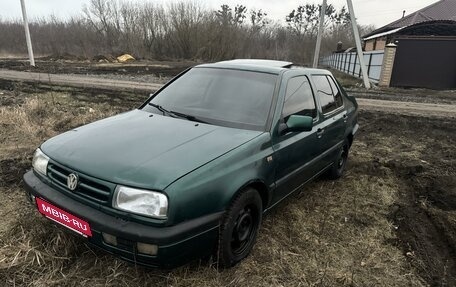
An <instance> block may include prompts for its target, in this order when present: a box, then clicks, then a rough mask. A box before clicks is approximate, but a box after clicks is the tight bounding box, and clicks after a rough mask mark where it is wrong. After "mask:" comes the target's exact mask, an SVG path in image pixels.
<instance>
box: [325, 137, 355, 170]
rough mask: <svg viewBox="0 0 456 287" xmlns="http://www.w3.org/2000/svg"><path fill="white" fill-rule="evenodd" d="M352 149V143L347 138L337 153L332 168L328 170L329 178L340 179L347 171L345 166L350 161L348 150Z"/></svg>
mask: <svg viewBox="0 0 456 287" xmlns="http://www.w3.org/2000/svg"><path fill="white" fill-rule="evenodd" d="M349 151H350V143H349V142H348V140H345V141H344V143H343V145H342V147H340V149H339V152H338V154H337V157H336V160H335V161H334V164H333V165H332V166H331V168H330V169H329V170H328V178H329V179H338V178H340V177H341V176H342V175H343V174H344V171H345V166H346V165H347V161H348V152H349Z"/></svg>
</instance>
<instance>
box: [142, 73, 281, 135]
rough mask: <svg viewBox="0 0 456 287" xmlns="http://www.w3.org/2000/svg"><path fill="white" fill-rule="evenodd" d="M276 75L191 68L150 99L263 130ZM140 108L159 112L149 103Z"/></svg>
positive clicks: (207, 119) (218, 120) (209, 120)
mask: <svg viewBox="0 0 456 287" xmlns="http://www.w3.org/2000/svg"><path fill="white" fill-rule="evenodd" d="M277 77H278V76H277V75H275V74H268V73H261V72H251V71H241V70H231V69H217V68H202V67H201V68H193V69H191V70H190V71H188V72H187V73H185V74H184V75H182V76H181V77H179V78H178V79H176V80H175V81H174V82H173V83H171V84H170V85H169V86H168V87H166V88H165V89H163V90H162V91H160V92H159V93H158V94H156V95H155V96H154V97H153V98H152V100H151V101H150V102H151V103H153V104H155V105H160V106H162V107H163V108H165V109H167V110H170V111H175V112H179V113H185V114H187V115H190V116H193V117H197V118H198V119H201V120H204V121H205V122H207V123H209V124H214V125H220V126H226V127H234V128H242V129H251V130H265V128H266V123H267V120H268V117H269V112H270V109H271V104H272V98H273V95H274V88H275V84H276V81H277ZM143 109H144V110H147V111H150V112H153V113H161V112H160V111H159V110H157V109H156V108H154V107H152V106H150V105H146V106H145V107H144V108H143Z"/></svg>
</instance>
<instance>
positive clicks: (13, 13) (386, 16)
mask: <svg viewBox="0 0 456 287" xmlns="http://www.w3.org/2000/svg"><path fill="white" fill-rule="evenodd" d="M25 1H26V7H27V14H28V15H29V18H33V17H41V16H47V15H50V14H55V15H56V16H58V17H62V18H64V17H69V16H71V15H75V14H78V13H80V12H81V10H82V7H83V5H85V4H88V3H89V2H90V0H25ZM129 1H133V2H154V3H167V2H171V1H164V0H129ZM172 1H174V0H172ZM184 1H185V0H184ZM191 1H194V0H191ZM1 2H2V3H1V6H0V7H1V8H0V17H1V18H3V19H5V18H6V19H10V18H20V17H21V5H20V0H2V1H1ZM197 2H200V3H201V4H203V5H205V6H207V7H209V8H218V7H219V6H220V5H221V4H229V5H231V6H235V5H236V4H242V5H245V6H247V8H249V9H250V8H256V9H260V8H261V9H263V10H264V11H265V12H267V13H268V15H269V17H270V18H272V19H274V20H283V19H284V18H285V16H286V15H287V14H288V13H289V12H291V11H292V10H293V9H295V8H296V7H298V6H299V5H303V4H305V3H321V2H322V1H315V0H307V1H306V0H304V1H302V0H301V1H299V0H249V1H248V0H211V1H209V0H197ZM434 2H437V0H353V5H354V7H355V14H356V18H357V19H358V22H359V24H362V25H368V24H373V25H375V26H376V27H380V26H383V25H386V24H388V23H390V22H392V21H394V20H396V19H398V18H400V17H402V11H403V10H406V15H407V14H410V13H412V12H414V11H416V10H418V9H421V8H423V7H425V6H427V5H429V4H432V3H434ZM328 3H329V4H333V5H334V6H336V7H337V8H340V7H342V6H343V5H345V4H346V1H345V0H329V1H328Z"/></svg>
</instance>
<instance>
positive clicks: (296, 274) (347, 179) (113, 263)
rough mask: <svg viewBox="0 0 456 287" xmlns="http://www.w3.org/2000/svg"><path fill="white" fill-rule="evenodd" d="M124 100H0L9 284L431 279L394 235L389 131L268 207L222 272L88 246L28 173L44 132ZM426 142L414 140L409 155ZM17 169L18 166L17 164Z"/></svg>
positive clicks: (1, 208) (2, 256)
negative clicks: (31, 193)
mask: <svg viewBox="0 0 456 287" xmlns="http://www.w3.org/2000/svg"><path fill="white" fill-rule="evenodd" d="M124 109H126V107H122V105H121V104H119V105H116V106H114V107H112V106H111V105H108V104H106V102H98V103H96V102H94V101H90V102H89V101H85V100H74V99H73V98H70V95H69V94H66V93H55V92H54V93H52V92H51V93H40V94H35V95H31V96H28V97H27V98H26V99H25V100H24V102H23V103H22V104H19V105H10V106H7V107H1V108H0V126H1V127H2V129H1V146H0V163H1V164H2V165H1V166H2V170H0V176H1V177H2V184H0V194H1V195H3V197H2V198H5V197H7V198H6V199H3V200H2V201H1V203H0V216H2V218H4V221H3V222H4V223H3V227H2V228H1V229H0V282H3V283H4V284H6V285H5V286H13V285H14V286H145V285H147V286H149V285H151V286H155V285H168V286H420V285H425V284H424V283H423V281H422V280H421V279H420V278H419V277H418V276H417V274H416V272H415V270H414V268H412V267H411V265H410V263H409V262H408V261H407V259H406V256H404V254H403V252H402V250H401V249H400V248H398V247H397V246H396V245H395V244H392V242H393V241H395V240H396V235H395V233H394V227H393V224H392V222H390V221H389V219H388V218H389V216H388V215H389V214H390V212H391V207H392V206H393V205H394V203H395V202H396V201H397V200H398V196H399V194H400V188H401V184H402V183H401V182H400V179H399V178H398V177H397V175H396V174H395V172H394V171H393V170H391V169H389V168H387V167H385V166H384V165H381V166H380V167H379V168H378V169H377V170H376V171H375V172H373V170H372V164H373V162H374V163H375V162H376V161H375V159H376V158H377V156H378V152H379V150H381V152H382V153H388V152H389V151H388V150H387V149H388V146H389V145H383V144H382V143H381V141H382V140H385V142H390V143H391V145H392V144H393V143H392V139H389V138H385V137H384V135H382V133H378V134H375V133H374V134H372V135H371V138H370V140H369V141H365V140H364V139H358V140H357V141H355V144H354V146H353V150H352V151H353V152H352V155H351V161H350V164H349V168H348V171H347V174H346V175H345V176H344V177H343V178H342V179H340V180H338V181H326V180H318V181H317V182H314V183H312V184H310V185H308V186H307V187H305V189H304V190H302V191H301V192H300V193H299V194H296V195H294V196H292V197H291V198H289V199H287V200H286V201H285V202H284V203H283V204H281V205H280V206H279V207H278V208H276V209H275V210H274V211H273V212H272V213H271V214H269V215H268V216H266V218H265V220H264V223H263V226H262V228H261V230H260V235H259V238H258V242H257V244H256V246H255V248H254V250H253V253H252V254H251V256H249V257H248V258H247V259H246V260H244V261H243V262H242V263H240V264H239V265H237V266H235V267H234V268H232V269H229V270H224V271H221V272H220V271H218V270H216V269H214V268H213V267H211V265H210V262H208V261H200V262H193V263H191V264H189V265H186V266H183V267H180V268H177V269H175V270H172V271H164V270H150V269H146V268H142V267H135V266H133V265H131V264H128V263H124V262H122V261H121V260H119V259H116V258H115V257H112V256H110V255H107V254H105V253H104V252H103V251H98V250H96V249H93V248H91V247H89V246H87V244H86V243H85V241H84V239H82V238H79V237H77V236H75V235H73V234H70V233H69V232H67V231H66V230H65V231H63V230H62V229H61V228H59V227H56V226H54V225H53V224H52V223H50V222H49V221H47V220H46V219H44V218H42V217H41V216H39V215H38V214H37V212H36V211H35V210H34V208H33V207H32V206H30V204H29V203H28V202H27V201H26V200H25V198H24V196H23V192H22V190H21V188H20V186H19V182H20V175H21V174H22V172H23V170H24V169H25V168H28V166H29V165H30V157H31V154H32V152H33V150H34V149H35V148H36V147H37V146H38V145H39V144H40V143H41V142H42V141H43V140H45V139H47V138H49V137H51V136H53V135H55V134H57V133H59V132H62V131H64V130H66V129H70V128H72V127H75V126H78V125H81V124H84V123H88V122H91V121H94V120H96V119H98V118H102V117H106V116H109V115H112V114H115V113H117V112H120V111H122V110H124ZM365 124H368V123H365ZM409 140H412V139H409ZM376 141H378V143H377V144H375V142H376ZM373 143H374V144H373ZM421 149H422V147H421V146H420V145H417V146H416V148H415V147H410V150H409V151H408V152H407V153H405V154H404V156H405V157H413V156H414V155H416V154H418V153H419V152H420V150H421ZM11 159H13V160H11ZM14 169H16V170H18V171H19V172H13V173H11V170H14ZM378 172H379V174H378ZM3 179H8V181H4V180H3Z"/></svg>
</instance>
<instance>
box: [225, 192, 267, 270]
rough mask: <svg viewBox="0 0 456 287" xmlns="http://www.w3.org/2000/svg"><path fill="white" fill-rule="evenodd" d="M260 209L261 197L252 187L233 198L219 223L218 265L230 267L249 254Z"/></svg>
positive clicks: (259, 217) (259, 216)
mask: <svg viewBox="0 0 456 287" xmlns="http://www.w3.org/2000/svg"><path fill="white" fill-rule="evenodd" d="M262 210H263V209H262V201H261V197H260V195H259V194H258V192H257V191H256V190H254V189H251V188H249V189H246V190H244V191H242V192H241V193H239V194H238V195H237V196H236V198H235V199H234V200H233V202H232V203H231V205H230V207H229V208H228V209H227V210H226V212H225V215H224V217H223V220H222V223H221V225H220V234H219V242H218V249H217V253H218V254H217V257H218V264H219V266H220V267H222V268H227V267H231V266H233V265H235V264H236V263H238V262H239V261H241V260H242V259H244V258H245V257H247V255H249V253H250V251H251V250H252V247H253V245H254V244H255V240H256V237H257V234H258V230H259V227H260V225H261V219H262Z"/></svg>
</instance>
